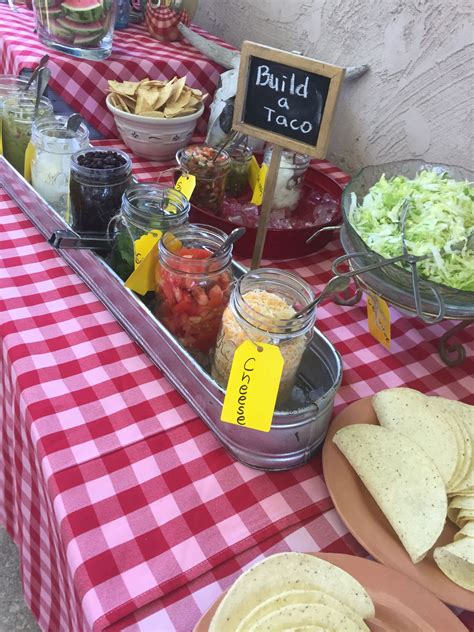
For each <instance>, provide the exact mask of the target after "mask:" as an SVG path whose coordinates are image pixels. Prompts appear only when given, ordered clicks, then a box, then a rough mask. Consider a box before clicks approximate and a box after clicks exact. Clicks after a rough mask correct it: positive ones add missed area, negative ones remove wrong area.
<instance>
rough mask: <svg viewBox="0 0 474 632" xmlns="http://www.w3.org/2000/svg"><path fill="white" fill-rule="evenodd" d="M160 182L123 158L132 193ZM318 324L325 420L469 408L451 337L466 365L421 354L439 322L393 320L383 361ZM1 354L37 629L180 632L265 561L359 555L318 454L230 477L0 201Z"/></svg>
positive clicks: (14, 523) (331, 311)
mask: <svg viewBox="0 0 474 632" xmlns="http://www.w3.org/2000/svg"><path fill="white" fill-rule="evenodd" d="M112 142H113V144H115V145H117V146H119V147H120V146H121V145H120V144H119V143H116V142H115V141H112ZM161 168H162V166H159V165H158V164H153V163H145V162H139V161H137V160H134V171H135V175H136V176H137V177H138V178H139V179H142V180H146V179H154V178H156V177H157V174H158V171H159V169H161ZM320 168H321V169H322V170H324V171H326V172H327V173H331V175H332V177H334V178H335V179H336V180H338V181H340V182H344V179H345V176H344V174H342V173H341V172H340V171H339V170H338V169H337V168H335V167H334V166H332V165H329V163H323V162H321V163H320ZM339 253H340V250H339V247H338V245H337V243H335V242H333V243H331V244H329V245H328V246H327V248H325V249H324V251H322V252H321V253H319V254H317V255H313V256H311V257H308V258H305V259H301V260H294V261H291V262H284V263H282V264H280V265H281V267H285V268H289V269H293V270H295V271H297V272H298V273H299V274H301V275H302V276H303V277H304V278H305V279H306V280H308V281H309V282H310V283H311V284H312V285H315V286H318V287H319V288H320V287H321V286H322V285H324V284H325V283H326V282H327V280H328V279H329V277H330V275H331V273H330V261H331V260H332V259H333V258H334V257H335V256H337V255H338V254H339ZM318 326H319V327H320V329H321V330H322V331H323V332H324V333H326V335H327V336H328V337H329V338H330V340H331V341H332V342H333V343H334V344H335V346H336V347H337V349H338V350H339V352H340V353H341V355H342V357H343V361H344V380H343V384H342V386H341V389H340V391H339V393H338V395H337V400H336V412H337V411H339V410H341V409H342V407H343V406H345V405H346V404H348V403H350V402H352V401H354V400H356V399H357V398H359V397H363V396H366V395H371V394H373V393H374V392H377V391H378V390H380V389H382V388H384V387H387V386H398V385H400V384H406V385H408V386H412V387H414V388H417V389H419V390H421V391H425V392H432V393H436V394H439V395H445V396H448V397H452V398H458V399H462V400H464V401H468V402H470V403H474V395H473V392H472V391H473V388H472V386H473V378H472V376H473V374H474V357H473V356H474V341H473V338H472V330H471V331H469V330H466V331H464V332H462V333H461V334H460V341H461V342H463V343H464V345H465V346H466V348H467V352H468V358H467V360H466V361H465V363H464V364H463V365H462V366H460V367H457V368H448V367H446V366H444V365H443V363H442V362H441V360H440V359H439V357H438V353H437V340H438V338H439V336H440V335H441V334H442V333H444V332H445V331H446V330H447V329H448V328H449V327H450V326H451V325H450V324H448V323H443V324H438V325H434V326H429V327H428V326H425V325H423V324H422V323H421V322H419V321H417V320H416V319H413V318H407V317H405V316H402V315H401V314H398V313H397V312H396V311H395V310H392V335H393V340H392V352H391V353H389V352H388V351H386V350H385V349H384V348H383V347H381V346H380V345H379V344H378V343H376V342H375V341H374V340H373V338H372V337H371V336H370V334H369V333H368V332H367V319H366V313H365V308H364V306H363V305H362V304H360V305H356V306H354V307H338V306H336V305H333V304H327V305H324V306H322V307H321V308H320V309H319V312H318ZM0 340H1V345H2V348H1V355H0V358H1V361H0V362H1V366H0V370H1V373H0V374H1V379H0V389H1V390H0V400H1V402H2V409H1V415H2V420H1V421H2V423H1V430H0V433H1V434H0V436H1V442H0V522H1V523H2V524H4V525H5V526H6V528H7V530H8V532H9V533H10V535H11V536H12V537H13V538H14V540H15V542H16V543H17V545H18V547H19V550H20V559H21V566H22V579H23V586H24V591H25V596H26V599H27V602H28V603H29V605H30V607H31V609H32V611H33V614H34V615H35V617H36V618H37V620H38V621H39V623H40V625H41V627H42V628H43V629H44V630H53V631H56V630H58V631H63V630H68V631H69V630H70V631H74V632H75V631H82V630H102V629H106V628H107V629H111V630H119V629H121V630H123V629H128V630H133V631H138V630H142V631H144V630H150V631H154V632H155V631H157V632H158V631H159V632H168V631H170V632H171V631H173V630H176V631H178V632H188V631H190V630H191V629H192V626H193V625H194V624H195V623H196V621H197V620H198V618H199V616H200V614H201V613H202V612H203V611H204V610H205V609H206V608H207V607H208V606H209V605H210V604H211V603H212V601H213V600H214V598H215V597H216V596H217V595H218V594H219V593H220V591H221V590H222V589H223V588H225V587H226V586H228V584H229V583H230V582H231V581H232V580H233V579H234V578H235V576H236V574H237V573H239V572H240V570H241V569H242V568H243V567H245V566H246V565H248V564H250V563H251V562H253V561H254V560H255V559H257V558H258V557H259V556H261V555H263V554H264V553H269V552H274V551H277V550H326V551H342V552H352V553H355V554H360V555H364V554H365V553H364V551H363V550H362V549H361V548H360V546H358V545H357V543H356V542H355V540H354V539H353V538H352V537H351V536H350V535H349V534H348V533H347V530H346V528H345V527H344V526H343V524H342V523H341V521H340V519H339V518H338V516H337V514H336V512H335V510H334V509H333V507H332V503H331V500H330V498H329V496H328V492H327V489H326V486H325V484H324V480H323V477H322V471H321V458H320V455H318V456H316V457H315V458H314V459H313V460H312V461H311V462H310V463H308V464H307V465H305V466H303V467H300V468H297V469H295V470H292V471H290V472H276V473H263V472H259V471H256V470H251V469H249V468H247V467H245V466H243V465H240V464H239V463H236V462H235V461H234V460H233V459H232V457H230V456H229V455H228V454H227V453H226V452H225V450H224V449H223V448H222V447H221V446H220V444H219V443H218V442H217V440H216V439H215V438H214V436H213V435H212V433H211V432H210V431H209V430H208V429H207V427H206V426H205V424H204V423H203V422H202V421H201V420H200V419H199V418H197V417H196V415H195V414H194V413H193V411H192V410H191V408H190V407H189V406H188V404H187V403H186V402H184V400H183V399H182V398H181V396H180V395H179V394H178V393H177V392H176V391H175V390H174V389H173V388H172V387H171V386H170V385H169V383H168V382H167V381H166V379H165V378H164V377H163V375H162V373H161V371H160V370H159V369H158V368H156V367H155V366H154V365H152V364H151V362H150V361H149V360H148V358H147V357H146V356H145V355H144V354H143V353H142V351H141V350H140V349H139V348H138V347H137V346H136V345H135V344H134V343H133V342H132V341H131V340H130V338H129V337H128V335H127V334H126V333H125V332H124V331H123V330H122V328H121V327H120V326H119V325H118V324H117V322H116V321H115V320H114V318H113V317H112V316H111V315H110V314H109V312H107V311H106V309H105V308H104V307H103V306H102V305H101V303H100V302H99V301H98V300H97V299H96V298H95V296H94V295H93V294H92V293H91V292H90V291H89V290H88V289H87V287H86V286H85V285H84V284H83V283H82V281H81V280H80V279H79V278H78V277H77V276H76V275H75V274H74V273H73V272H72V271H71V270H70V268H69V267H68V266H67V265H66V264H65V263H64V262H63V261H62V260H61V258H60V257H59V256H58V255H57V253H56V252H55V251H54V250H53V249H52V248H50V246H49V245H48V244H47V243H45V240H44V239H43V237H42V236H41V235H40V234H39V233H38V231H37V230H36V229H35V228H34V227H33V226H32V225H31V223H30V222H29V220H27V219H26V218H25V216H24V215H23V214H22V212H21V211H20V210H19V209H18V207H17V206H16V205H15V203H13V202H12V201H10V200H9V198H8V197H7V196H6V195H5V193H1V190H0ZM461 616H462V617H463V619H464V620H465V622H466V623H467V622H468V618H467V617H468V616H469V615H468V614H467V613H463V614H462V615H461Z"/></svg>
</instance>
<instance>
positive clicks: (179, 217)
mask: <svg viewBox="0 0 474 632" xmlns="http://www.w3.org/2000/svg"><path fill="white" fill-rule="evenodd" d="M188 215H189V202H188V200H187V199H186V198H185V196H184V195H183V194H182V193H180V192H179V191H177V190H176V189H171V188H168V187H164V186H161V185H159V184H132V185H131V186H129V187H128V189H127V190H126V191H125V193H124V194H123V197H122V208H121V214H120V218H119V219H118V221H117V224H116V226H115V236H114V243H113V246H112V253H111V260H110V266H111V268H112V269H113V270H114V271H115V272H116V273H117V274H118V275H119V276H120V277H121V278H122V279H123V280H124V281H126V280H127V279H128V277H129V276H130V275H131V274H132V272H133V270H134V268H135V262H134V259H135V254H134V242H135V241H136V240H137V239H140V237H142V236H143V235H146V234H147V233H149V232H151V231H154V230H156V231H160V232H162V233H165V232H166V231H168V230H170V231H172V230H173V229H175V228H178V226H182V225H183V224H185V223H186V222H187V221H188Z"/></svg>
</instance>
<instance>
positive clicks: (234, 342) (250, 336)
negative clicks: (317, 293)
mask: <svg viewBox="0 0 474 632" xmlns="http://www.w3.org/2000/svg"><path fill="white" fill-rule="evenodd" d="M313 300H314V294H313V291H312V289H311V287H310V286H309V285H308V283H306V281H304V280H303V279H302V278H300V277H299V276H297V275H296V274H293V273H291V272H286V271H285V270H276V269H273V268H261V269H259V270H251V271H250V272H247V274H244V275H243V276H241V277H240V278H239V279H238V280H237V282H236V284H235V287H234V289H233V291H232V295H231V298H230V302H229V305H228V306H227V308H226V310H225V311H224V314H223V318H222V326H221V328H220V331H219V336H218V339H217V344H216V351H215V354H214V358H213V364H212V376H213V377H214V379H215V380H216V381H217V382H218V383H219V384H220V385H221V386H222V387H223V388H226V387H227V382H228V380H229V375H230V370H231V367H232V362H233V359H234V353H235V351H236V350H237V348H238V347H239V346H240V345H241V344H242V343H243V342H245V341H246V340H251V341H252V342H254V343H256V344H258V343H259V342H263V343H268V344H272V345H278V347H279V348H280V351H281V354H282V356H283V360H284V365H283V373H282V376H281V381H280V388H279V390H278V396H277V402H276V405H277V407H282V406H283V405H284V404H285V402H286V401H287V400H288V399H289V397H290V395H291V391H292V389H293V385H294V383H295V381H296V376H297V374H298V369H299V366H300V363H301V359H302V357H303V353H304V351H305V349H306V347H307V346H308V344H309V342H310V341H311V338H312V336H313V327H314V321H315V318H316V312H315V310H314V309H313V310H310V311H309V312H308V313H306V314H305V315H303V316H301V317H299V318H296V319H295V318H293V317H294V315H295V314H296V312H297V311H299V310H300V309H302V308H303V307H305V306H306V305H308V304H309V303H311V301H313Z"/></svg>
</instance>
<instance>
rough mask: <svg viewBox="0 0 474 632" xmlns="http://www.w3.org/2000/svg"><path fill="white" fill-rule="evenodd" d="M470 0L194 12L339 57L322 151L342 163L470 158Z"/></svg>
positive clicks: (233, 0)
mask: <svg viewBox="0 0 474 632" xmlns="http://www.w3.org/2000/svg"><path fill="white" fill-rule="evenodd" d="M472 7H473V3H472V2H471V1H469V0H314V1H311V0H258V2H256V1H255V0H200V6H199V9H198V13H197V14H196V17H195V22H196V23H197V24H199V25H201V26H203V27H205V28H207V29H208V30H209V31H210V32H211V33H214V34H216V35H219V36H221V37H222V38H223V39H225V40H226V41H228V42H230V43H232V44H235V45H236V46H240V44H241V42H242V41H243V40H244V39H249V40H253V41H257V42H260V43H262V44H267V45H270V46H275V47H278V48H283V49H285V50H299V51H302V52H303V54H305V55H308V56H311V57H314V58H316V59H320V60H322V61H326V62H329V63H334V64H338V65H343V66H346V65H355V64H359V63H369V64H370V66H371V69H370V71H369V73H368V74H367V75H365V76H364V77H362V78H360V79H357V80H356V81H354V82H347V83H345V85H344V88H343V91H342V95H341V98H340V101H339V105H338V109H337V112H336V117H335V121H334V127H333V132H332V138H331V144H330V150H329V154H328V158H330V159H333V160H334V161H335V162H337V163H338V164H339V165H341V166H342V167H344V168H346V169H347V170H348V171H350V172H354V171H356V170H357V169H358V168H359V167H360V166H363V165H367V164H375V163H379V162H388V161H391V160H398V159H403V158H408V157H426V158H428V159H431V160H438V161H444V162H447V163H452V164H460V165H466V166H469V167H470V168H474V155H473V151H472V141H471V139H472V133H473V96H474V91H473V87H474V63H473V49H474V45H473V44H474V28H473V22H472V18H473V9H472Z"/></svg>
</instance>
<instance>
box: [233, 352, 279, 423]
mask: <svg viewBox="0 0 474 632" xmlns="http://www.w3.org/2000/svg"><path fill="white" fill-rule="evenodd" d="M259 349H260V350H259ZM283 362H284V361H283V356H282V355H281V351H280V349H279V348H278V347H277V346H276V345H269V344H263V343H262V344H259V345H258V347H257V345H256V344H254V343H253V342H251V341H250V340H246V341H245V342H243V343H242V344H241V345H240V346H239V347H238V348H237V350H236V352H235V354H234V359H233V361H232V368H231V370H230V376H229V382H228V384H227V391H226V394H225V398H224V406H223V408H222V413H221V420H222V421H225V422H227V423H230V424H236V425H238V426H244V427H245V428H253V429H254V430H261V431H262V432H268V431H269V430H270V427H271V425H272V419H273V413H274V411H275V403H276V399H277V395H278V389H279V387H280V380H281V373H282V371H283Z"/></svg>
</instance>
